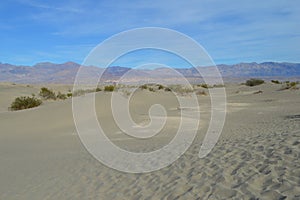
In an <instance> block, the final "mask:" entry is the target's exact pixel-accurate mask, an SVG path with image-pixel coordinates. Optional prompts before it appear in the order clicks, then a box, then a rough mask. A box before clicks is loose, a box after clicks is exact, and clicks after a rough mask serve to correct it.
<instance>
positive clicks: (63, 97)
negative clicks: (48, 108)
mask: <svg viewBox="0 0 300 200" xmlns="http://www.w3.org/2000/svg"><path fill="white" fill-rule="evenodd" d="M56 98H58V99H62V100H65V99H67V95H66V94H62V93H61V92H58V93H57V95H56Z"/></svg>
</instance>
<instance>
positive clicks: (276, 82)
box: [271, 80, 281, 84]
mask: <svg viewBox="0 0 300 200" xmlns="http://www.w3.org/2000/svg"><path fill="white" fill-rule="evenodd" d="M271 82H272V83H275V84H281V82H280V81H278V80H271Z"/></svg>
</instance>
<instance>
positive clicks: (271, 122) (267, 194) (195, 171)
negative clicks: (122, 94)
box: [0, 83, 300, 200]
mask: <svg viewBox="0 0 300 200" xmlns="http://www.w3.org/2000/svg"><path fill="white" fill-rule="evenodd" d="M0 88H1V89H0V95H1V101H0V199H30V200H34V199H72V200H73V199H300V123H299V122H300V116H299V114H300V90H283V91H279V89H280V88H281V86H280V85H276V84H270V83H267V84H263V85H259V86H255V87H248V86H244V85H239V84H228V85H227V86H226V91H227V98H228V99H227V101H228V105H227V106H228V107H227V108H228V110H227V116H226V122H225V126H224V129H223V132H222V135H221V137H220V139H219V141H218V143H217V145H216V146H215V147H214V149H213V150H212V152H211V153H210V154H209V155H208V156H207V157H205V158H203V159H200V158H199V157H198V152H199V148H200V146H201V144H202V141H203V138H204V135H205V133H206V130H207V124H208V120H209V119H210V112H209V111H210V101H209V96H199V104H200V109H201V123H200V125H199V127H198V132H197V137H196V139H195V141H194V142H193V144H192V146H191V147H190V148H189V149H188V151H187V152H186V153H185V154H184V155H183V156H181V157H180V158H179V159H178V160H177V161H175V162H174V163H173V164H171V165H170V166H168V167H166V168H163V169H161V170H159V171H155V172H150V173H146V174H129V173H123V172H119V171H116V170H114V169H111V168H108V167H106V166H105V165H103V164H102V163H100V162H98V161H97V160H96V159H94V157H93V156H91V155H90V154H89V153H88V152H87V150H86V149H85V148H84V146H83V145H82V144H81V142H80V140H79V137H78V135H77V132H76V128H75V125H74V122H73V118H72V102H71V99H68V100H65V101H50V102H45V103H44V104H42V105H41V106H40V107H38V108H34V109H29V110H23V111H16V112H11V111H8V110H7V107H9V104H10V102H11V101H12V100H13V99H14V98H15V97H16V96H20V95H30V94H31V93H38V91H39V88H40V86H39V85H33V86H26V85H12V84H10V83H5V84H4V83H2V84H0ZM52 88H54V89H55V90H56V91H57V90H61V91H67V90H68V88H69V86H52ZM257 91H262V93H257ZM256 93H257V94H256ZM96 96H97V98H96V100H97V101H96V109H97V114H98V119H99V121H100V123H101V125H103V128H104V129H105V130H106V133H108V137H109V138H110V139H111V140H112V141H113V142H114V143H115V144H117V145H118V146H120V147H121V148H124V149H127V150H130V151H136V152H141V151H152V150H154V149H158V148H160V147H162V146H163V145H165V144H167V143H168V142H169V141H170V140H171V139H172V137H173V136H174V134H175V131H176V128H177V126H178V124H177V122H178V116H179V110H180V109H178V102H177V101H175V100H174V98H173V96H172V95H171V93H167V92H155V93H153V92H149V91H141V92H138V93H137V94H136V95H135V97H134V99H133V100H132V108H131V114H132V117H133V119H134V120H136V122H138V123H146V122H147V120H149V119H148V117H147V113H148V108H149V107H150V106H151V104H153V103H162V104H163V105H164V106H165V108H166V110H167V112H168V116H169V118H168V121H167V124H166V127H165V128H164V129H163V131H162V133H161V134H158V135H156V136H155V137H153V138H151V139H149V140H147V141H146V140H136V139H132V138H131V137H129V136H126V135H124V134H122V133H121V132H120V131H119V130H118V127H117V126H116V125H115V124H114V122H113V120H112V116H111V114H110V112H109V107H108V106H107V105H108V102H109V98H110V94H108V93H104V92H99V93H97V95H96Z"/></svg>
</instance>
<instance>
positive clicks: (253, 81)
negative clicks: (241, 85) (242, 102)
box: [246, 78, 265, 87]
mask: <svg viewBox="0 0 300 200" xmlns="http://www.w3.org/2000/svg"><path fill="white" fill-rule="evenodd" d="M264 82H265V81H264V80H261V79H255V78H252V79H250V80H247V81H246V85H247V86H250V87H252V86H256V85H260V84H263V83H264Z"/></svg>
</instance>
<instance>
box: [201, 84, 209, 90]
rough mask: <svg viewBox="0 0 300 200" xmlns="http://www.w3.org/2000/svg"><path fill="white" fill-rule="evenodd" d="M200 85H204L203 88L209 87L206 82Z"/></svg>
mask: <svg viewBox="0 0 300 200" xmlns="http://www.w3.org/2000/svg"><path fill="white" fill-rule="evenodd" d="M199 87H203V88H205V89H207V88H208V85H207V84H206V83H202V84H200V85H199Z"/></svg>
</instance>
